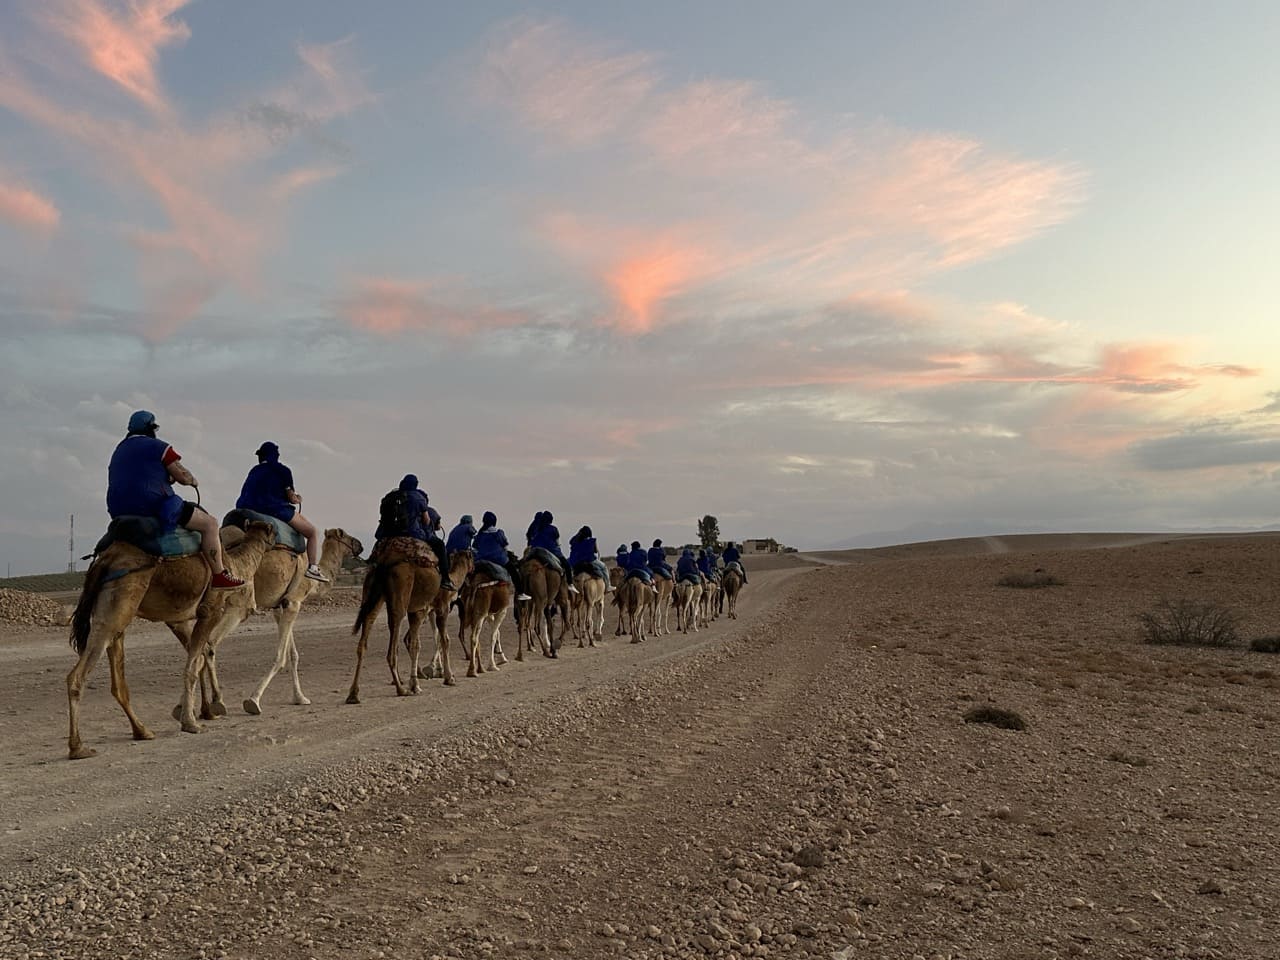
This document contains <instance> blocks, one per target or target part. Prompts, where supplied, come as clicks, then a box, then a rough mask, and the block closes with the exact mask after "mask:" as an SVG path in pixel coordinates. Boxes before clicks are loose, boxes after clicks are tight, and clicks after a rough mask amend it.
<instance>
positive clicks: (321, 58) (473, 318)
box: [0, 0, 1280, 575]
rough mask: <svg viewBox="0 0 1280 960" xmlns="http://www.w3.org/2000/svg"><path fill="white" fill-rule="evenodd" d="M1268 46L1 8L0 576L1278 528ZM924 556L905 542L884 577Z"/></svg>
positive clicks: (900, 19)
mask: <svg viewBox="0 0 1280 960" xmlns="http://www.w3.org/2000/svg"><path fill="white" fill-rule="evenodd" d="M1278 44H1280V6H1277V5H1276V4H1274V3H1269V2H1259V3H1248V2H1232V3H1226V4H1220V5H1216V6H1213V7H1208V6H1205V5H1204V4H1203V3H1192V2H1141V0H1136V2H1131V3H1125V4H1116V3H1111V2H1082V3H1077V4H1045V3H1039V2H1034V3H1033V2H1019V0H974V2H971V3H966V4H948V3H942V2H915V0H903V2H898V3H860V2H851V0H832V2H820V0H810V2H805V0H795V2H792V3H788V4H777V3H775V2H772V0H768V2H766V0H703V2H700V3H697V4H689V3H686V2H682V0H679V2H677V0H672V2H666V0H654V2H649V3H645V4H601V3H598V2H588V0H581V2H561V3H534V2H514V0H509V2H503V0H495V2H490V3H485V4H454V3H434V2H433V3H425V2H419V0H370V2H368V3H364V4H350V3H346V2H338V0H273V2H272V3H270V4H258V3H247V2H235V0H224V2H218V0H192V2H186V0H128V2H126V0H48V2H44V3H41V4H17V3H13V4H3V5H0V445H3V448H4V450H5V451H6V454H5V455H4V456H3V458H0V494H2V496H0V564H4V565H5V568H6V569H8V570H11V571H12V573H13V574H14V575H17V574H20V573H30V572H39V571H47V570H57V569H63V568H65V566H66V562H67V553H68V548H67V542H66V539H67V521H68V516H69V515H70V514H73V513H74V514H75V516H76V526H77V531H78V541H79V542H78V544H77V546H78V547H79V549H77V550H76V552H77V553H78V554H79V553H84V552H87V551H88V548H89V546H90V542H91V540H92V539H94V538H95V537H96V535H97V534H98V532H99V531H100V530H101V529H103V528H104V526H105V523H106V519H107V518H106V510H105V503H104V499H103V498H104V492H105V484H106V464H107V462H108V460H109V458H110V456H111V451H112V449H113V448H114V446H115V444H116V443H117V442H119V440H120V439H121V438H122V436H123V434H124V430H125V423H126V421H127V419H128V416H129V413H130V412H131V411H132V410H134V409H138V408H145V409H149V410H153V411H154V412H155V413H156V416H157V419H158V420H159V422H160V424H161V431H160V435H161V436H162V437H163V438H164V439H166V440H168V441H169V442H170V443H172V444H173V445H174V447H175V448H176V449H177V450H178V451H179V452H180V453H181V454H182V456H183V458H184V462H185V463H186V464H187V465H188V466H189V467H190V469H191V470H192V472H193V473H194V474H195V475H196V476H197V477H198V478H199V479H200V483H201V487H200V491H201V497H202V502H203V503H205V504H206V505H207V506H208V507H209V508H210V509H211V510H213V511H214V512H215V513H221V512H223V511H225V510H227V509H229V508H230V507H231V506H232V505H233V503H234V500H235V498H236V496H237V495H238V492H239V487H240V484H241V482H242V481H243V478H244V475H245V473H246V472H247V471H248V469H249V468H250V467H251V466H252V465H253V463H254V462H255V458H254V456H253V451H254V450H255V449H256V448H257V446H258V445H259V444H260V443H261V442H262V441H264V440H274V441H276V442H277V443H279V445H280V448H281V451H282V459H283V461H284V462H285V463H287V464H289V465H290V466H291V467H292V468H293V471H294V475H295V478H296V481H297V486H298V490H299V492H300V493H301V494H302V495H303V497H304V510H305V512H306V513H307V514H308V515H309V516H311V517H312V519H314V520H315V521H316V522H317V523H318V524H319V525H320V526H321V527H332V526H341V527H343V528H345V529H347V530H348V531H350V532H353V533H355V534H356V535H358V536H363V537H365V538H366V539H371V538H370V531H371V530H372V528H373V526H374V525H375V524H376V520H377V504H378V500H379V498H380V496H381V495H382V494H383V493H384V492H386V490H388V489H390V488H392V487H394V486H395V484H396V483H397V482H398V480H399V479H400V477H401V476H402V475H403V474H404V473H406V472H413V473H416V474H417V475H418V476H419V477H420V478H421V479H422V484H423V487H424V488H425V489H426V490H427V491H428V493H429V495H430V497H431V502H432V504H433V505H434V506H436V507H437V508H438V509H439V510H440V511H441V513H442V514H444V517H445V520H446V523H453V522H456V521H457V519H458V517H459V516H460V515H461V514H463V513H470V514H473V515H475V516H477V517H478V516H479V515H480V514H481V513H482V512H483V511H485V510H489V509H492V510H494V511H495V512H496V513H497V514H498V516H499V519H500V522H501V525H503V526H504V527H506V528H507V530H508V533H509V534H511V538H512V540H513V542H514V541H521V542H522V538H521V537H520V534H521V533H522V532H523V530H524V528H525V526H526V525H527V524H528V522H529V520H530V518H531V517H532V515H533V513H534V511H536V510H539V509H550V510H552V511H553V513H554V514H555V516H556V521H557V524H558V525H559V527H560V529H561V530H562V531H563V535H564V537H565V539H566V540H567V538H568V535H569V534H570V533H571V532H572V531H574V530H576V529H577V528H578V526H580V525H581V524H584V523H586V524H590V525H591V526H592V527H593V529H594V531H595V533H596V535H597V536H598V538H599V540H600V543H601V548H602V551H606V552H609V553H612V552H613V549H614V548H615V547H616V545H617V543H619V542H623V541H625V542H628V543H629V542H630V541H632V540H635V539H639V540H641V541H643V542H644V543H645V544H646V545H647V544H648V543H650V542H651V541H652V540H653V539H654V538H662V539H664V540H666V541H667V542H668V543H683V542H686V541H689V540H693V539H695V536H696V522H697V518H698V517H700V516H702V515H703V514H706V513H710V514H713V515H715V516H717V517H718V519H719V522H720V528H721V531H722V533H723V535H724V536H726V537H728V538H731V539H743V538H754V537H774V538H777V539H779V540H781V541H783V542H785V543H788V544H793V545H796V546H800V547H809V548H819V547H825V546H831V545H837V544H840V543H844V542H849V541H852V540H853V539H855V538H859V537H866V536H867V535H869V534H873V533H875V534H884V535H885V536H886V537H887V539H889V540H892V539H895V538H897V539H925V538H927V535H928V533H929V532H930V531H938V530H943V529H945V530H947V531H948V533H949V534H952V535H959V534H962V533H969V534H999V533H1013V532H1018V531H1029V530H1060V531H1089V530H1096V531H1102V530H1130V531H1132V530H1144V531H1146V530H1172V529H1208V528H1222V527H1241V528H1256V527H1272V526H1276V525H1277V513H1278V512H1280V471H1278V467H1280V333H1277V326H1278V325H1277V322H1276V320H1277V317H1276V316H1275V314H1276V305H1277V303H1280V270H1278V269H1277V268H1276V264H1277V263H1280V231H1278V230H1277V229H1276V224H1277V222H1280V190H1277V189H1276V185H1275V178H1276V172H1275V171H1277V170H1280V110H1278V109H1277V106H1278V104H1277V94H1276V91H1277V90H1280V59H1278V58H1276V57H1275V56H1274V51H1275V49H1276V48H1277V45H1278ZM913 533H914V534H918V535H913Z"/></svg>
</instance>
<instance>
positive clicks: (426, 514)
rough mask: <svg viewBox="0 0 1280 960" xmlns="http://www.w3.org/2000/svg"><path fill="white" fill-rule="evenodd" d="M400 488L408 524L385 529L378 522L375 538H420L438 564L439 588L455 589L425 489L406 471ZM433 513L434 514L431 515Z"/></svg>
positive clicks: (436, 521) (436, 517)
mask: <svg viewBox="0 0 1280 960" xmlns="http://www.w3.org/2000/svg"><path fill="white" fill-rule="evenodd" d="M400 489H401V490H403V491H404V492H405V493H406V494H407V495H408V497H409V526H408V528H406V529H405V530H403V531H399V530H394V531H393V530H385V529H383V526H382V524H381V523H379V524H378V530H377V532H376V533H374V535H373V536H374V539H375V540H381V539H383V538H384V537H394V536H409V537H413V538H414V539H415V540H421V541H423V542H424V543H426V544H427V545H428V546H429V547H431V550H432V552H434V553H435V555H436V560H437V561H438V562H439V564H440V589H441V590H457V589H458V588H457V587H455V586H454V585H453V582H452V581H451V580H450V579H449V557H448V555H447V554H446V553H445V549H444V541H443V540H441V539H440V538H439V537H437V536H435V535H434V531H435V529H436V528H437V527H439V526H440V514H438V513H436V511H435V510H433V509H432V508H431V506H430V504H429V503H428V502H427V494H426V491H424V490H421V489H419V487H418V478H417V477H416V476H415V475H414V474H412V473H406V474H405V475H404V477H403V478H402V479H401V480H400ZM433 515H434V516H433Z"/></svg>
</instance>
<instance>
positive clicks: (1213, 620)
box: [1138, 599, 1240, 647]
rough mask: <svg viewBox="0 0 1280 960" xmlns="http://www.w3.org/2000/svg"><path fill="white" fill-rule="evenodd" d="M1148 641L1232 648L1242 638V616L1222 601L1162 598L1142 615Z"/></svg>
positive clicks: (1143, 627) (1140, 617) (1141, 618)
mask: <svg viewBox="0 0 1280 960" xmlns="http://www.w3.org/2000/svg"><path fill="white" fill-rule="evenodd" d="M1138 620H1139V621H1140V622H1141V623H1142V629H1143V630H1144V631H1145V632H1146V635H1147V643H1155V644H1162V645H1163V644H1178V645H1180V646H1193V647H1230V646H1233V645H1234V644H1235V643H1236V641H1238V640H1239V639H1240V618H1239V617H1238V616H1237V615H1236V613H1235V611H1233V610H1231V609H1230V608H1228V607H1224V606H1222V605H1221V604H1217V603H1209V602H1207V601H1204V600H1186V599H1180V600H1162V601H1160V603H1159V604H1158V605H1157V606H1156V608H1155V609H1154V610H1148V611H1147V612H1146V613H1142V614H1139V616H1138Z"/></svg>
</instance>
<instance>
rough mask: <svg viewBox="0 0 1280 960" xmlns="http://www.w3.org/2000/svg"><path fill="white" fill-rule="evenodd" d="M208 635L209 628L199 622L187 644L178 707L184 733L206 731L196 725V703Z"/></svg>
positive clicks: (179, 719) (179, 720)
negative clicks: (180, 700) (197, 683)
mask: <svg viewBox="0 0 1280 960" xmlns="http://www.w3.org/2000/svg"><path fill="white" fill-rule="evenodd" d="M208 635H209V630H208V627H207V626H205V624H204V623H202V622H201V621H198V620H197V621H196V627H195V630H193V631H192V633H191V642H190V643H189V644H187V663H186V666H185V667H184V668H183V671H182V702H181V703H180V704H179V705H178V708H179V709H178V714H179V716H178V722H179V723H180V724H181V725H182V732H183V733H201V732H203V730H204V728H203V727H201V726H200V724H198V723H196V714H195V708H194V702H195V696H196V681H197V679H198V678H199V675H200V668H201V665H202V664H203V663H204V661H205V648H206V647H207V645H208Z"/></svg>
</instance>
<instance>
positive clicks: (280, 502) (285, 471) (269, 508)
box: [236, 440, 329, 583]
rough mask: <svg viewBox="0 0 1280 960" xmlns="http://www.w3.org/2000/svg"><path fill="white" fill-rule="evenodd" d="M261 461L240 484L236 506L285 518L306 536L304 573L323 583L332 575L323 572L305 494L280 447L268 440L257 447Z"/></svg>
mask: <svg viewBox="0 0 1280 960" xmlns="http://www.w3.org/2000/svg"><path fill="white" fill-rule="evenodd" d="M254 453H255V455H256V456H257V458H258V465H257V466H256V467H254V468H253V469H252V470H250V471H249V475H248V476H247V477H245V478H244V486H243V487H241V488H240V499H239V500H237V501H236V507H237V508H238V509H240V510H253V511H254V512H256V513H264V514H266V515H267V516H269V517H275V518H276V519H277V520H283V521H284V522H285V523H287V524H288V525H289V526H291V527H293V529H295V530H297V531H298V532H299V533H300V534H302V535H303V536H304V537H306V538H307V569H306V572H305V575H306V576H307V577H308V578H310V579H312V580H318V581H320V582H321V583H328V582H329V578H328V577H326V576H325V575H324V574H323V573H321V572H320V565H319V563H318V562H317V561H318V560H319V556H320V545H319V538H318V537H317V536H316V525H315V524H314V523H312V522H311V521H310V520H308V519H307V518H306V517H304V516H303V515H302V497H300V496H299V495H298V493H297V491H296V490H294V489H293V471H292V470H290V469H289V468H288V467H286V466H285V465H284V464H283V463H281V462H280V448H279V447H278V446H276V445H275V444H274V443H272V442H271V441H270V440H268V441H267V442H266V443H264V444H262V446H260V447H258V449H257V450H255V451H254Z"/></svg>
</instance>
